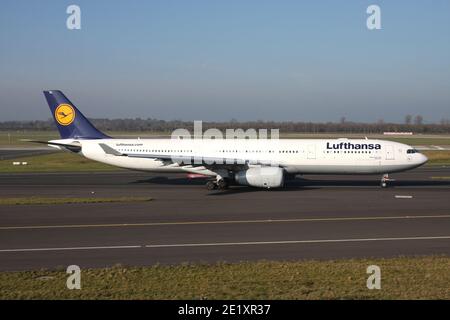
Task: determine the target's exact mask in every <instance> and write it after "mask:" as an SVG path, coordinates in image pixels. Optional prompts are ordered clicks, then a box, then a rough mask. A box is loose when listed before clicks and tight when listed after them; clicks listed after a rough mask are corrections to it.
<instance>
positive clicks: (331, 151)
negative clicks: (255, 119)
mask: <svg viewBox="0 0 450 320" xmlns="http://www.w3.org/2000/svg"><path fill="white" fill-rule="evenodd" d="M55 141H56V142H60V143H79V144H81V146H82V150H81V154H82V155H84V156H85V157H86V158H89V159H92V160H95V161H99V162H103V163H107V164H110V165H113V166H117V167H121V168H127V169H131V170H140V171H151V172H189V173H200V174H205V175H211V176H213V175H216V173H215V172H212V171H211V170H210V169H208V168H206V167H203V166H190V165H180V164H179V163H172V162H170V161H163V160H160V159H157V158H152V157H146V156H147V155H155V154H157V155H164V156H174V157H193V158H216V159H217V158H226V159H230V158H233V159H248V160H254V161H259V160H264V161H267V160H270V161H271V162H272V163H275V164H276V165H278V166H279V167H282V168H284V170H285V171H286V172H287V173H291V174H380V173H381V174H384V173H391V172H399V171H404V170H409V169H413V168H416V167H418V166H420V165H422V164H424V163H425V162H426V161H427V158H426V157H425V156H424V155H422V154H421V153H418V152H415V150H414V149H413V148H412V147H410V146H408V145H405V144H401V143H398V142H392V141H384V140H369V139H280V140H258V139H223V140H221V139H217V140H210V139H205V140H201V139H198V140H197V139H192V140H191V139H97V140H74V139H64V140H55ZM100 143H102V144H105V145H107V146H109V147H111V148H112V149H114V150H117V151H118V152H120V153H123V154H133V155H136V156H138V157H124V156H116V155H112V154H108V153H105V151H104V150H103V149H102V148H101V147H100ZM408 150H414V152H408ZM139 156H142V157H139Z"/></svg>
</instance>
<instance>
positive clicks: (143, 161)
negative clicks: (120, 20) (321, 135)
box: [30, 90, 428, 190]
mask: <svg viewBox="0 0 450 320" xmlns="http://www.w3.org/2000/svg"><path fill="white" fill-rule="evenodd" d="M44 95H45V98H46V100H47V103H48V105H49V107H50V110H51V112H52V115H53V118H54V120H55V123H56V126H57V128H58V130H59V133H60V135H61V139H58V140H50V141H34V140H30V141H32V142H37V143H44V144H47V145H49V146H51V147H54V148H57V149H61V150H69V151H71V152H74V153H77V154H79V155H82V156H84V157H86V158H88V159H91V160H94V161H98V162H102V163H106V164H109V165H113V166H117V167H120V168H126V169H131V170H138V171H147V172H160V173H169V172H184V173H188V174H193V175H201V176H206V177H209V179H208V181H207V183H206V187H207V189H208V190H214V189H221V190H223V189H227V188H228V187H229V186H230V185H246V186H251V187H258V188H266V189H271V188H281V187H283V186H284V181H285V179H286V177H292V176H294V177H295V175H297V174H301V175H305V174H345V175H358V174H381V175H382V176H381V181H380V185H381V187H383V188H385V187H387V186H388V182H389V181H391V179H390V178H389V173H393V172H401V171H406V170H410V169H414V168H417V167H419V166H421V165H423V164H424V163H426V162H427V160H428V159H427V157H426V156H425V155H423V154H421V153H420V152H418V151H417V150H416V149H414V148H413V147H411V146H408V145H406V144H402V143H398V142H393V141H385V140H373V139H367V138H366V139H346V138H341V139H276V140H275V139H274V140H272V139H267V140H264V141H262V140H259V139H223V140H215V139H181V138H180V139H115V138H112V137H110V136H108V135H106V134H104V133H102V132H101V131H99V130H98V129H97V128H95V127H94V126H93V125H92V123H91V122H90V121H89V120H88V119H87V118H86V117H85V116H84V115H83V114H82V113H81V112H80V111H79V110H78V109H77V108H76V107H75V105H74V104H73V103H72V102H70V100H69V99H68V98H67V97H66V96H65V95H64V94H63V93H62V92H61V91H59V90H48V91H44Z"/></svg>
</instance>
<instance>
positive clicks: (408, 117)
mask: <svg viewBox="0 0 450 320" xmlns="http://www.w3.org/2000/svg"><path fill="white" fill-rule="evenodd" d="M411 122H412V115H410V114H407V115H406V116H405V124H407V125H408V126H409V125H410V124H411Z"/></svg>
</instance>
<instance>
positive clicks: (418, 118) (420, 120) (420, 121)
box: [414, 114, 423, 126]
mask: <svg viewBox="0 0 450 320" xmlns="http://www.w3.org/2000/svg"><path fill="white" fill-rule="evenodd" d="M414 124H415V125H418V126H421V125H422V124H423V117H422V116H421V115H420V114H418V115H417V116H415V118H414Z"/></svg>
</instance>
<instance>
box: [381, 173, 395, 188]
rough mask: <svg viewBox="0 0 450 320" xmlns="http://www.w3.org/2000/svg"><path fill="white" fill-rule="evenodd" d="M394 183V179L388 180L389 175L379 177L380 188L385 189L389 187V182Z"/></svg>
mask: <svg viewBox="0 0 450 320" xmlns="http://www.w3.org/2000/svg"><path fill="white" fill-rule="evenodd" d="M392 181H395V180H394V179H390V178H389V174H387V173H385V174H384V175H383V176H382V177H381V183H380V186H381V187H382V188H387V187H388V186H389V185H388V183H389V182H392Z"/></svg>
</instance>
